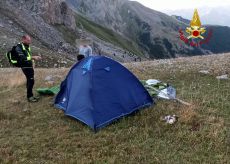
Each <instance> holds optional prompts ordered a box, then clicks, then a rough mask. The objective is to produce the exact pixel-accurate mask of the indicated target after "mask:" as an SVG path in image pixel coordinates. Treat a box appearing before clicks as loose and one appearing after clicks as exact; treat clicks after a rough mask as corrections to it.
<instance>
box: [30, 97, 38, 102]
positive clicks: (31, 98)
mask: <svg viewBox="0 0 230 164" xmlns="http://www.w3.org/2000/svg"><path fill="white" fill-rule="evenodd" d="M28 101H29V102H38V99H37V98H35V97H30V98H28Z"/></svg>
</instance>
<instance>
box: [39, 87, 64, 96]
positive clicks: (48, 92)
mask: <svg viewBox="0 0 230 164" xmlns="http://www.w3.org/2000/svg"><path fill="white" fill-rule="evenodd" d="M59 91H60V86H59V85H57V86H54V87H51V88H38V89H37V92H38V93H39V94H41V95H56V94H58V92H59Z"/></svg>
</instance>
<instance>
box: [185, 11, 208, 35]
mask: <svg viewBox="0 0 230 164" xmlns="http://www.w3.org/2000/svg"><path fill="white" fill-rule="evenodd" d="M186 32H187V33H188V34H189V36H188V37H187V38H188V39H190V38H200V39H204V37H203V36H202V34H204V33H205V32H206V30H205V28H204V27H201V21H200V17H199V14H198V11H197V9H195V11H194V14H193V18H192V20H191V22H190V27H187V28H186Z"/></svg>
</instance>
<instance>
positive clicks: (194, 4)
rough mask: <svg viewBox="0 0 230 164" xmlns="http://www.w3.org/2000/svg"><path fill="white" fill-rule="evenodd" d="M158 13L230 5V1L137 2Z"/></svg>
mask: <svg viewBox="0 0 230 164" xmlns="http://www.w3.org/2000/svg"><path fill="white" fill-rule="evenodd" d="M135 1H138V2H140V3H142V4H143V5H144V6H146V7H149V8H152V9H154V10H158V11H166V10H178V9H187V8H190V9H191V8H192V9H194V8H200V7H217V6H226V5H230V0H135Z"/></svg>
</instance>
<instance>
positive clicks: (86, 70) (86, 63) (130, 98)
mask: <svg viewBox="0 0 230 164" xmlns="http://www.w3.org/2000/svg"><path fill="white" fill-rule="evenodd" d="M152 103H153V100H152V98H151V96H150V95H149V93H148V91H147V90H146V89H145V88H144V86H143V85H142V84H141V82H140V81H139V80H138V79H137V78H136V77H135V76H134V75H133V74H132V73H131V72H130V71H129V70H127V69H126V68H125V67H124V66H122V65H121V64H119V63H118V62H116V61H114V60H112V59H110V58H107V57H103V56H91V57H88V58H85V59H83V60H82V61H81V62H79V63H76V64H75V65H74V66H73V67H72V68H71V70H70V71H69V73H68V75H67V77H66V79H65V80H64V81H63V82H62V84H61V88H60V92H59V93H58V94H57V96H56V99H55V106H56V107H58V108H59V109H62V110H63V111H64V112H65V115H68V116H71V117H74V118H75V119H78V120H80V121H82V122H83V123H85V124H87V125H88V126H90V127H91V128H92V129H94V130H97V129H98V128H102V127H104V126H106V125H107V124H109V123H111V122H112V121H113V120H116V119H118V118H120V117H122V116H125V115H128V114H130V113H132V112H134V111H137V110H139V109H140V108H143V107H146V106H150V105H151V104H152Z"/></svg>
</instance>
